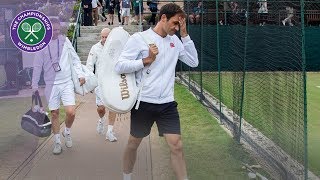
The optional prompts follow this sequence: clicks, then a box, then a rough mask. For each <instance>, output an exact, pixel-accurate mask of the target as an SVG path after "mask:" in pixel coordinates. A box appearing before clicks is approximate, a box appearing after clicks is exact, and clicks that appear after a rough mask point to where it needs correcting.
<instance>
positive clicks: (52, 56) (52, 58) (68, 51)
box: [32, 35, 84, 88]
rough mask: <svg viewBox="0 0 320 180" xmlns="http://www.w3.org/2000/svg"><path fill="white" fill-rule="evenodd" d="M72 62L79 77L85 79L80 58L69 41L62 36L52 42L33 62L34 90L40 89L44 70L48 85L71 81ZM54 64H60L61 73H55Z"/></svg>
mask: <svg viewBox="0 0 320 180" xmlns="http://www.w3.org/2000/svg"><path fill="white" fill-rule="evenodd" d="M58 40H59V48H58ZM49 48H50V51H49ZM58 54H59V57H58ZM70 62H72V65H73V66H74V68H75V71H76V73H77V74H78V77H79V78H81V77H84V74H83V71H82V67H81V62H80V58H79V56H78V55H77V53H76V52H75V50H74V49H73V46H72V44H71V42H70V41H69V39H68V38H67V37H65V36H62V35H60V36H59V37H58V39H56V40H51V42H50V43H49V45H48V46H47V47H45V48H44V49H43V50H41V51H39V52H37V53H36V54H35V57H34V61H33V74H32V88H38V82H39V80H40V74H41V71H42V69H43V70H44V81H45V83H46V85H52V84H62V83H65V82H68V81H69V80H71V64H70ZM53 63H59V66H60V68H61V71H59V72H55V70H54V68H53Z"/></svg>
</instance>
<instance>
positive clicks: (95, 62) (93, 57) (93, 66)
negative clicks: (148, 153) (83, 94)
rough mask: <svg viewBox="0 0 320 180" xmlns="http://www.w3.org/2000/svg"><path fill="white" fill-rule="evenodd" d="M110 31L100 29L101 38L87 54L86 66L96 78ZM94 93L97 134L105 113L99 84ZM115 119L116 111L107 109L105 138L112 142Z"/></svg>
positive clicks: (103, 122)
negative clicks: (97, 117) (97, 115)
mask: <svg viewBox="0 0 320 180" xmlns="http://www.w3.org/2000/svg"><path fill="white" fill-rule="evenodd" d="M109 33H110V29H109V28H104V29H102V31H101V40H100V41H99V42H98V43H97V44H95V45H93V46H92V48H91V50H90V52H89V55H88V59H87V64H86V66H87V67H88V69H89V70H91V71H92V72H93V71H95V74H96V76H97V78H99V75H98V72H99V68H100V65H99V62H100V61H101V60H103V59H101V58H100V57H99V56H100V54H101V52H102V49H103V46H104V44H105V42H106V40H107V37H108V35H109ZM94 91H95V94H96V105H97V106H98V107H97V112H98V114H99V120H98V124H97V132H98V133H99V134H102V133H103V131H104V124H105V121H106V118H105V117H104V115H105V114H106V108H105V106H104V104H103V101H102V97H101V92H100V88H99V86H98V87H96V89H95V90H94ZM115 120H116V113H115V112H112V111H109V116H108V130H107V133H106V139H107V140H109V141H111V142H113V141H117V138H116V136H115V135H114V132H113V125H114V122H115Z"/></svg>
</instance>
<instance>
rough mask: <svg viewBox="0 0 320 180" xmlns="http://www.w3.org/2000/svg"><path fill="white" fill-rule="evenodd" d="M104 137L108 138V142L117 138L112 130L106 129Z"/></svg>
mask: <svg viewBox="0 0 320 180" xmlns="http://www.w3.org/2000/svg"><path fill="white" fill-rule="evenodd" d="M106 139H107V140H109V141H110V142H114V141H117V140H118V139H117V138H116V136H114V132H112V131H108V132H107V134H106Z"/></svg>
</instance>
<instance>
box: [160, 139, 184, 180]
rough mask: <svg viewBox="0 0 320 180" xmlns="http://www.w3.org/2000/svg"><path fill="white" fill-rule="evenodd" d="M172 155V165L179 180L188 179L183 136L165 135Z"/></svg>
mask: <svg viewBox="0 0 320 180" xmlns="http://www.w3.org/2000/svg"><path fill="white" fill-rule="evenodd" d="M164 137H165V139H166V141H167V143H168V146H169V148H170V153H171V165H172V168H173V171H174V173H175V175H176V179H177V180H186V179H187V169H186V162H185V160H184V154H183V147H182V140H181V135H179V134H164Z"/></svg>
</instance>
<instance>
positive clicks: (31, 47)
mask: <svg viewBox="0 0 320 180" xmlns="http://www.w3.org/2000/svg"><path fill="white" fill-rule="evenodd" d="M10 35H11V39H12V42H13V43H14V44H15V46H16V47H17V48H19V49H21V50H22V51H25V52H36V51H40V50H42V49H43V48H45V47H46V46H47V45H48V44H49V42H50V40H51V37H52V24H51V22H50V20H49V18H48V17H47V16H46V15H44V14H43V13H42V12H40V11H36V10H26V11H23V12H21V13H20V14H18V15H17V16H16V17H15V18H14V19H13V21H12V23H11V26H10Z"/></svg>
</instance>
